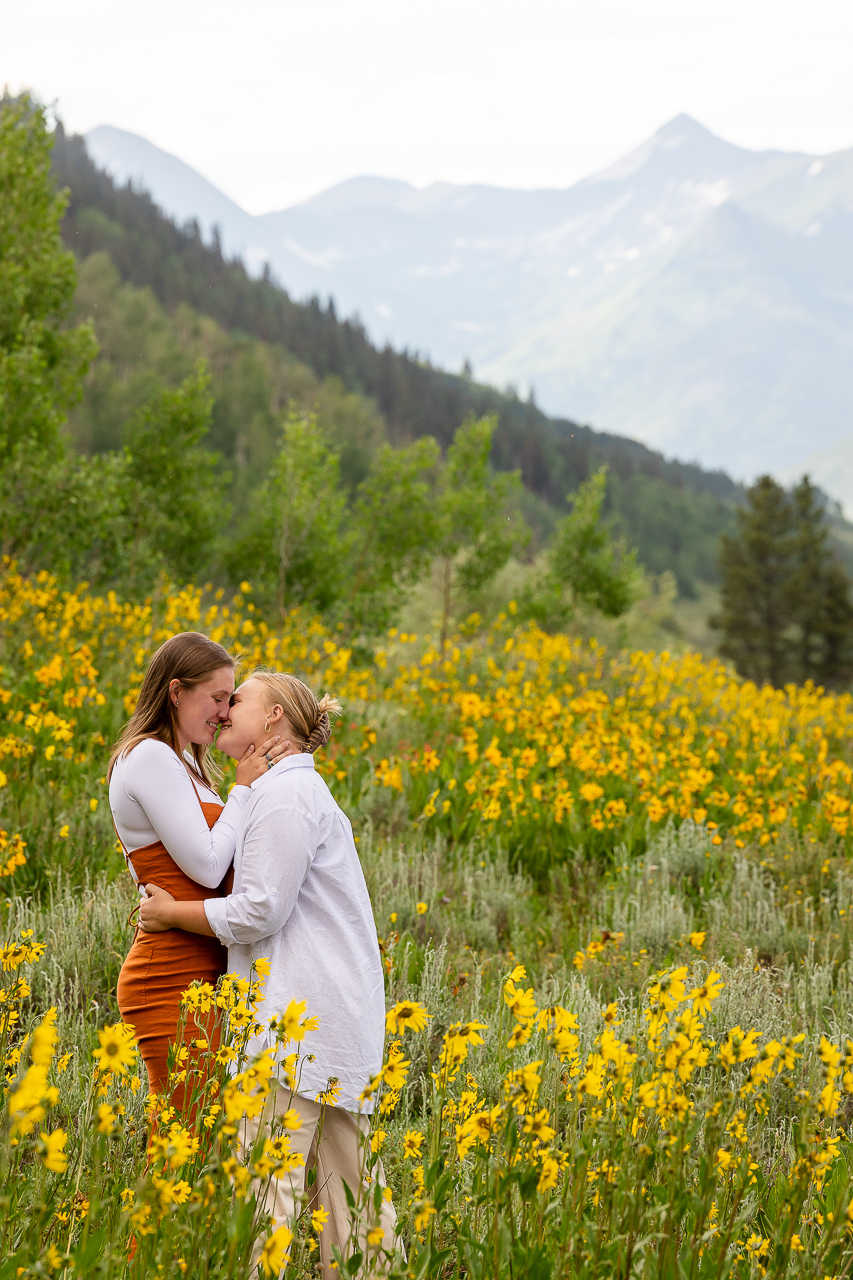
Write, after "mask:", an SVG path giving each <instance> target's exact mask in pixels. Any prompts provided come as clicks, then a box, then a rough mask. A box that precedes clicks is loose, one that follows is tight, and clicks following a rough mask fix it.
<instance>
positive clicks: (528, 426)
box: [52, 124, 742, 596]
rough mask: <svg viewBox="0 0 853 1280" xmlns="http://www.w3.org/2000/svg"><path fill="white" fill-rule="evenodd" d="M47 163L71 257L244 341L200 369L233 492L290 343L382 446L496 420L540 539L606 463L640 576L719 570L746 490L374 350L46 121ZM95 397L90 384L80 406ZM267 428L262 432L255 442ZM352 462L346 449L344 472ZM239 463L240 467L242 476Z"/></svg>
mask: <svg viewBox="0 0 853 1280" xmlns="http://www.w3.org/2000/svg"><path fill="white" fill-rule="evenodd" d="M52 169H53V174H54V179H55V181H56V183H57V185H58V186H59V187H60V188H68V189H69V192H70V195H69V202H68V206H67V209H66V213H65V217H64V219H63V222H62V234H63V237H64V239H65V243H66V245H67V246H68V247H69V248H71V249H72V250H73V252H74V253H75V255H76V257H77V258H78V261H80V262H84V263H85V261H86V260H87V259H89V258H91V256H92V255H100V254H107V255H108V256H109V259H110V261H111V262H112V263H113V264H114V266H115V268H116V269H117V271H118V273H119V276H120V279H121V281H122V282H123V284H124V285H126V286H131V287H133V288H135V289H137V290H139V289H142V290H150V293H151V295H152V296H153V298H155V299H156V300H157V302H158V303H159V304H160V306H161V307H162V308H163V309H164V310H165V312H166V313H167V314H168V316H169V317H174V316H175V315H176V313H178V312H179V311H180V310H181V309H182V308H183V309H186V308H187V307H189V308H191V309H192V311H193V312H194V313H195V314H196V315H197V316H199V315H200V316H204V317H209V318H210V319H211V320H213V321H215V323H216V324H217V325H219V326H220V327H221V329H222V330H223V331H224V332H226V333H227V334H228V335H230V336H231V337H232V339H238V338H239V340H240V341H242V342H244V344H245V347H246V353H245V359H244V360H243V361H242V362H241V363H240V365H239V367H236V366H235V367H233V368H232V369H231V370H222V369H221V368H219V367H218V366H217V365H216V364H214V363H212V364H211V374H212V377H213V382H214V385H215V386H216V404H215V407H214V415H213V431H214V435H215V438H216V442H217V444H216V447H217V448H218V449H219V450H220V451H221V452H222V453H223V457H224V461H225V462H226V463H227V465H228V466H229V467H231V469H232V472H233V473H234V487H235V488H236V489H237V490H239V491H240V492H241V493H244V492H246V490H247V488H248V487H249V482H251V483H255V482H256V481H257V479H258V474H259V470H260V468H262V467H263V466H265V465H266V459H267V457H268V456H269V453H270V451H271V446H272V441H273V436H274V435H275V433H276V432H277V427H276V426H275V425H274V424H273V423H271V422H270V421H269V415H268V414H267V413H266V410H265V407H264V399H265V391H266V387H267V384H270V383H271V384H273V385H272V387H271V391H272V394H273V396H274V394H275V385H274V384H275V383H276V381H277V379H278V376H279V375H278V373H277V372H276V371H274V370H273V369H272V365H273V364H274V363H275V361H276V359H277V356H278V353H280V352H287V353H288V358H289V359H290V361H297V362H299V363H300V364H301V365H302V366H303V367H304V368H307V369H309V370H310V371H311V373H312V375H313V377H314V378H315V379H316V380H318V381H319V382H320V383H321V384H322V385H323V386H327V385H329V384H330V383H331V382H333V381H337V382H338V384H339V385H340V387H341V388H342V390H343V391H344V392H345V393H348V394H350V395H352V396H354V397H358V398H360V399H361V401H362V403H366V404H369V405H371V406H373V412H374V413H375V414H376V415H377V416H378V417H379V418H380V419H381V421H382V424H383V425H382V431H383V434H384V436H385V438H386V439H387V440H388V441H390V442H391V443H392V444H402V443H406V442H409V441H411V440H413V439H417V438H419V437H421V436H431V437H432V438H433V439H435V440H436V441H437V442H438V444H439V445H440V447H441V448H442V449H446V448H447V447H448V445H449V443H450V441H451V439H452V438H453V434H454V432H455V431H456V430H457V429H458V427H459V424H460V423H461V422H463V421H464V420H465V419H467V418H469V417H472V416H473V417H475V418H481V417H494V418H496V419H497V426H496V428H495V432H494V436H493V443H492V464H493V466H494V467H495V469H496V470H500V471H519V472H520V473H521V478H522V481H523V483H524V487H525V493H526V495H527V496H526V498H525V513H526V517H527V519H528V522H530V523H532V525H533V527H534V529H535V530H536V532H537V534H542V535H547V533H548V532H549V531H550V528H551V525H552V523H553V521H554V519H555V518H556V516H557V515H558V514H559V513H565V510H566V495H567V494H569V493H573V492H575V491H576V490H577V488H578V486H579V485H580V483H581V482H582V481H583V480H585V479H588V478H589V477H590V476H591V475H592V474H594V473H595V472H596V471H597V470H598V469H599V468H600V467H602V466H606V467H607V468H608V485H607V492H606V495H605V500H604V511H605V514H606V515H607V516H608V517H612V519H613V521H614V527H615V528H616V529H617V530H618V531H619V533H620V534H621V535H622V536H624V537H625V538H626V540H627V541H628V542H629V543H630V544H631V545H632V546H636V547H637V549H638V554H639V557H640V560H641V561H642V563H643V564H644V566H645V567H646V568H647V569H648V571H649V572H651V573H654V574H661V573H663V572H665V571H671V572H672V573H673V574H674V576H675V578H676V580H677V583H678V588H679V591H680V593H681V594H682V595H688V596H690V595H694V594H695V593H696V591H697V589H698V586H699V584H701V583H702V582H707V581H715V580H716V578H717V546H718V541H719V536H720V534H721V533H722V532H724V531H726V530H727V529H729V528H730V527H731V522H732V520H733V518H734V506H735V505H736V504H737V502H739V501H741V500H742V491H741V489H740V487H739V486H738V485H736V484H735V483H734V482H733V481H732V480H731V479H730V478H729V477H728V476H726V475H725V474H723V473H722V472H707V471H704V470H703V469H702V468H700V467H698V466H693V465H691V464H686V463H680V462H677V461H672V460H667V459H665V458H664V457H663V456H662V455H661V454H659V453H656V452H655V451H654V450H652V449H649V448H647V446H645V445H643V444H641V443H639V442H638V441H634V440H629V439H625V438H623V437H619V436H614V435H609V434H607V433H605V432H600V431H594V430H592V429H591V428H590V427H588V426H583V425H581V424H578V423H575V422H570V421H567V420H561V419H551V418H549V417H548V416H547V415H546V414H545V413H544V412H543V411H542V410H541V409H540V408H539V407H538V406H537V405H535V404H534V403H532V402H531V401H529V400H527V401H523V400H521V399H519V397H518V396H516V395H512V394H508V393H503V392H500V391H498V390H496V389H495V388H493V387H488V386H484V385H482V384H479V383H477V382H476V380H475V379H473V378H472V377H470V376H467V377H466V376H460V375H454V374H450V373H447V372H445V371H443V370H440V369H436V368H433V367H432V366H431V365H430V363H429V361H428V360H426V359H423V358H421V357H419V356H417V355H416V354H411V353H408V352H398V351H394V350H392V349H391V348H390V347H389V346H385V347H384V348H381V349H380V348H377V347H375V346H373V344H372V343H371V342H370V340H369V338H368V336H367V334H366V333H365V331H364V328H363V327H362V325H361V324H360V323H359V321H358V320H357V319H343V318H341V317H339V316H338V315H337V314H336V312H335V308H334V304H333V303H332V302H331V300H329V301H328V302H327V303H321V301H320V300H319V299H317V298H313V299H310V300H308V301H306V302H298V301H296V300H294V299H292V298H290V297H289V296H288V294H287V292H286V291H285V290H284V289H282V288H281V287H280V286H278V285H277V284H276V283H275V282H273V281H272V280H270V279H269V278H267V279H263V278H262V279H253V278H251V277H250V276H248V275H247V273H246V270H245V268H244V267H243V265H242V263H240V262H239V261H227V260H226V259H225V258H224V257H223V255H222V253H221V250H220V248H219V247H218V245H217V244H216V243H215V242H214V243H213V244H205V243H204V241H203V240H202V237H201V234H200V232H199V229H198V227H197V226H196V225H194V224H190V225H188V226H186V227H179V226H176V225H175V223H174V222H173V221H171V220H170V219H169V218H167V217H166V216H165V215H164V214H163V213H162V212H161V211H160V210H159V209H158V208H157V207H156V206H155V205H154V203H153V202H152V201H151V199H150V198H149V197H148V196H147V195H146V194H145V193H144V192H141V191H138V190H134V189H133V188H132V187H130V186H125V187H119V186H117V185H116V184H115V183H114V182H113V180H112V179H111V178H110V177H109V175H108V174H106V173H103V172H101V171H100V170H98V169H97V168H96V166H95V165H94V163H93V162H92V160H91V157H90V156H89V155H88V153H87V151H86V147H85V142H84V140H83V139H82V138H79V137H74V136H69V135H68V134H66V133H65V131H64V130H63V128H62V126H61V124H58V125H57V127H56V129H55V131H54V146H53V157H52ZM95 319H96V326H97V316H96V317H95ZM100 336H102V337H103V340H104V341H106V340H107V335H106V334H104V335H100ZM278 363H279V368H280V367H281V360H279V362H278ZM250 364H251V366H252V368H251V369H250V368H249V365H250ZM91 407H93V406H92V398H91V397H90V396H89V395H88V394H87V400H86V405H85V408H86V411H87V412H88V411H89V410H90V408H91ZM94 407H95V408H96V409H97V406H94ZM77 416H78V418H79V417H80V414H79V413H78V415H77ZM247 418H248V419H251V420H252V421H253V423H254V424H255V425H253V426H252V433H253V439H254V444H253V448H250V449H249V450H248V452H247V451H246V450H244V449H243V448H242V444H241V437H242V433H243V429H244V428H243V421H241V420H240V419H242V420H245V419H247ZM264 418H266V419H267V423H266V425H263V422H262V420H263V419H264ZM321 421H322V418H321ZM322 425H323V428H324V430H327V429H328V424H327V423H326V422H325V421H322ZM264 434H266V436H267V437H268V441H267V440H262V439H261V438H260V437H261V436H262V435H264ZM268 444H269V447H268ZM109 447H113V446H112V445H110V446H109ZM348 461H349V460H348V457H347V455H346V452H344V455H343V456H342V471H343V472H344V474H346V472H347V469H348ZM243 468H246V469H247V470H248V471H249V472H251V473H252V474H251V475H250V476H248V477H244V476H242V475H241V474H240V473H241V469H243ZM235 505H236V506H238V507H239V501H238V502H237V503H236V504H235Z"/></svg>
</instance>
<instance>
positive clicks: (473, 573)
mask: <svg viewBox="0 0 853 1280" xmlns="http://www.w3.org/2000/svg"><path fill="white" fill-rule="evenodd" d="M497 425H498V424H497V419H496V418H495V417H490V418H481V419H479V420H477V419H475V418H469V419H468V420H467V421H465V422H463V424H462V426H461V427H460V428H459V430H458V431H457V432H456V435H455V436H454V438H453V442H452V444H451V445H450V448H449V449H448V451H447V459H446V461H445V463H444V465H443V466H442V467H441V469H440V471H439V475H438V483H437V491H436V497H435V524H436V530H435V554H436V556H437V558H438V561H439V568H440V573H441V584H442V588H441V595H442V610H441V646H442V648H444V645H445V642H446V640H447V632H448V627H449V625H450V619H451V611H452V606H453V601H454V599H455V596H456V591H457V589H461V590H463V591H479V590H481V589H482V588H483V587H484V586H486V584H487V583H488V582H490V581H491V580H492V579H493V578H494V576H495V574H497V573H498V571H499V570H500V569H502V568H503V566H504V565H505V564H506V562H507V560H508V559H509V557H510V555H511V554H512V552H513V549H514V547H515V546H516V545H517V544H520V543H522V542H523V541H524V540H525V538H524V534H525V533H526V532H527V531H526V529H523V522H522V521H521V520H520V517H519V516H518V513H517V512H516V511H513V510H512V509H511V507H510V502H511V500H512V499H513V498H517V496H518V493H519V490H520V489H521V480H520V477H519V475H518V472H509V473H508V472H503V473H502V474H498V475H495V474H494V473H493V472H492V471H491V469H490V467H489V457H490V454H491V449H492V437H493V436H494V433H495V430H496V428H497ZM513 517H515V519H514V518H513ZM519 523H521V525H522V529H523V532H521V533H520V532H519V529H518V527H517V526H518V525H519Z"/></svg>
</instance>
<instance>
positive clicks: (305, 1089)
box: [140, 671, 396, 1278]
mask: <svg viewBox="0 0 853 1280" xmlns="http://www.w3.org/2000/svg"><path fill="white" fill-rule="evenodd" d="M338 712H339V705H338V703H337V702H336V701H335V700H334V699H333V698H329V697H324V698H323V700H322V701H321V702H318V701H317V699H316V698H315V696H314V694H313V693H312V692H311V690H310V689H309V688H308V687H307V686H306V685H304V684H303V683H302V681H301V680H297V679H296V677H295V676H292V675H287V674H283V673H279V672H270V671H256V672H254V673H253V674H252V675H251V676H250V677H249V679H248V680H246V681H245V683H243V684H241V685H240V687H239V688H238V689H237V691H236V692H235V694H234V697H233V698H232V700H231V719H230V723H229V724H228V725H227V726H226V727H225V728H224V729H223V730H222V732H221V734H220V736H219V740H218V742H217V746H219V747H221V749H222V750H223V751H225V752H227V753H228V755H230V756H232V757H234V758H235V759H236V758H238V757H240V756H241V755H242V753H243V752H244V751H245V749H246V746H247V744H248V743H250V742H253V741H255V740H256V739H257V737H258V733H259V730H260V728H261V726H263V725H265V724H269V725H270V726H271V727H272V728H273V729H274V730H275V731H276V732H278V733H279V734H280V735H281V737H282V738H283V739H289V740H291V741H292V742H293V743H294V745H295V746H296V747H297V749H298V754H295V755H290V756H287V757H286V758H284V759H281V760H279V761H278V763H277V764H275V765H274V767H273V768H272V769H270V770H269V772H268V773H267V774H266V775H265V776H263V777H261V778H260V779H259V780H258V781H257V782H255V783H254V785H253V787H252V793H251V798H250V799H249V802H248V804H247V805H246V809H245V812H244V813H243V816H242V820H241V826H240V831H239V834H238V838H237V850H236V853H235V856H234V889H233V892H232V893H231V894H229V895H228V897H225V898H215V897H214V898H207V899H206V900H205V901H204V902H197V901H196V902H177V901H175V900H173V898H172V897H171V895H170V894H168V893H165V892H163V890H162V888H160V887H158V886H157V885H156V884H153V883H152V884H146V886H145V888H146V891H147V893H148V894H149V897H148V899H147V900H146V901H145V902H143V904H142V907H141V909H140V918H141V920H142V922H143V925H144V927H145V929H146V930H155V929H171V928H179V929H186V930H189V931H191V932H193V933H198V934H201V935H206V936H209V937H215V938H217V939H218V940H219V941H220V942H222V943H224V944H225V945H227V947H228V968H229V971H232V972H234V971H236V972H238V973H240V974H241V975H242V976H244V977H246V978H248V977H249V974H250V971H251V967H252V963H253V961H254V960H256V959H260V958H261V957H266V958H267V959H268V960H269V961H270V974H269V976H268V977H267V979H266V986H265V995H264V1002H263V1004H262V1006H261V1007H260V1010H259V1021H260V1022H261V1023H263V1024H264V1025H265V1026H266V1025H267V1024H268V1023H269V1020H270V1019H271V1018H272V1017H274V1016H275V1015H276V1014H280V1013H282V1012H283V1011H284V1010H285V1009H286V1008H287V1006H288V1004H289V1003H290V1001H291V1000H297V1001H298V1000H304V1001H305V1003H306V1007H307V1012H308V1014H309V1015H312V1016H315V1017H318V1018H319V1026H318V1027H317V1029H316V1030H314V1031H309V1032H308V1033H307V1034H306V1036H305V1039H304V1041H303V1042H302V1044H301V1045H300V1055H301V1058H302V1067H301V1076H300V1081H299V1085H298V1088H299V1092H298V1094H296V1095H293V1094H291V1093H290V1092H289V1090H287V1089H281V1090H279V1091H278V1093H277V1094H276V1095H275V1114H276V1115H280V1114H283V1112H284V1111H286V1110H288V1108H294V1109H295V1110H296V1111H298V1113H299V1116H300V1118H301V1120H302V1124H301V1126H300V1128H299V1129H297V1130H296V1131H295V1132H294V1133H292V1134H291V1135H290V1137H291V1142H292V1146H293V1149H294V1150H296V1151H299V1152H300V1153H301V1154H302V1155H303V1157H304V1158H305V1161H306V1164H314V1165H315V1166H316V1170H317V1183H316V1187H317V1191H316V1196H317V1199H318V1200H319V1202H320V1205H321V1206H322V1207H323V1208H325V1209H326V1210H327V1212H328V1214H329V1221H328V1223H327V1226H326V1228H325V1230H324V1231H323V1233H322V1235H321V1237H320V1248H321V1258H322V1262H323V1274H324V1276H326V1277H329V1278H331V1277H333V1276H334V1275H335V1274H336V1273H335V1271H334V1270H333V1268H332V1246H333V1245H337V1246H338V1247H339V1248H341V1249H344V1248H345V1246H346V1242H347V1239H348V1237H349V1235H350V1230H351V1225H352V1224H351V1221H350V1215H349V1210H348V1208H347V1203H346V1198H345V1193H344V1190H343V1182H344V1181H345V1182H346V1183H347V1184H348V1186H350V1187H351V1188H352V1190H353V1192H355V1193H357V1190H358V1188H359V1187H360V1186H361V1184H362V1177H363V1142H364V1138H365V1136H366V1134H367V1132H368V1130H369V1122H368V1118H367V1115H366V1114H365V1113H366V1112H368V1111H369V1110H370V1109H371V1107H372V1103H368V1104H363V1103H360V1102H359V1095H360V1094H361V1093H362V1091H363V1090H364V1087H365V1085H366V1084H367V1083H368V1081H369V1080H370V1079H371V1078H372V1077H373V1076H374V1075H376V1073H377V1072H378V1071H379V1069H380V1067H381V1064H382V1051H383V1040H384V1032H385V986H384V981H383V975H382V965H381V961H380V957H379V946H378V943H377V940H376V926H375V924H374V920H373V911H372V909H371V905H370V898H369V896H368V893H367V886H366V884H365V881H364V874H363V872H362V869H361V864H360V862H359V859H358V853H357V852H356V847H355V843H354V840H353V835H352V827H351V825H350V822H349V819H348V818H347V817H346V815H345V814H344V813H343V812H342V810H341V809H340V808H339V807H338V805H337V804H336V803H335V801H334V799H333V797H332V795H331V793H330V791H329V789H328V787H327V786H326V784H325V782H324V781H323V779H322V778H321V777H320V775H319V774H318V773H317V772H316V770H315V768H314V756H313V753H314V751H316V750H317V749H318V747H321V746H324V745H325V744H326V742H327V741H328V739H329V734H330V731H331V726H330V721H329V717H330V715H335V714H337V713H338ZM272 1042H274V1041H271V1037H270V1033H269V1032H267V1031H264V1033H263V1034H261V1035H260V1036H258V1037H257V1038H256V1039H255V1040H254V1041H252V1042H250V1046H249V1047H250V1051H252V1052H260V1051H261V1050H263V1049H265V1048H267V1047H268V1046H269V1045H270V1043H272ZM331 1078H335V1079H336V1080H337V1082H338V1087H339V1091H340V1092H339V1094H338V1097H337V1100H336V1105H335V1106H332V1107H327V1106H324V1105H322V1104H321V1103H319V1102H317V1101H315V1098H316V1097H317V1095H319V1094H320V1093H322V1092H324V1091H325V1090H326V1089H327V1087H328V1084H329V1080H330V1079H331ZM273 1118H274V1116H273V1115H268V1116H266V1117H264V1119H265V1120H266V1121H269V1120H272V1119H273ZM321 1121H322V1123H321ZM260 1123H261V1121H259V1120H255V1121H250V1122H249V1124H250V1133H249V1135H248V1138H249V1140H250V1141H252V1140H253V1139H254V1136H255V1135H256V1134H257V1132H258V1128H259V1125H260ZM252 1126H254V1129H253V1131H252V1128H251V1127H252ZM304 1176H305V1169H304V1168H303V1169H299V1170H296V1171H295V1172H294V1173H293V1174H292V1175H289V1176H285V1177H283V1178H281V1179H273V1180H272V1185H271V1187H270V1189H269V1192H268V1196H267V1203H266V1207H267V1209H268V1210H269V1212H270V1213H271V1214H272V1216H273V1217H274V1218H275V1219H276V1220H277V1221H278V1222H288V1223H292V1221H293V1219H294V1218H295V1216H296V1215H297V1213H298V1212H299V1208H298V1201H299V1199H300V1197H301V1195H302V1193H303V1192H304V1190H305V1184H304ZM381 1176H382V1175H381V1173H380V1177H381ZM382 1205H383V1208H382V1212H381V1217H380V1221H379V1223H378V1224H375V1223H371V1224H364V1223H362V1224H360V1230H361V1231H364V1230H365V1229H367V1226H375V1225H379V1226H381V1227H382V1228H383V1230H384V1232H385V1235H384V1244H385V1247H387V1248H392V1247H393V1246H394V1244H395V1227H396V1215H395V1213H394V1209H393V1206H392V1205H391V1203H390V1201H388V1200H385V1199H383V1201H382Z"/></svg>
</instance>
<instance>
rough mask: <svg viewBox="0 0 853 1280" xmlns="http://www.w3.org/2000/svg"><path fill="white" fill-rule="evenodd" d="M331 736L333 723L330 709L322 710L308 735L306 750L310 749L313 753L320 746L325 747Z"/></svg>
mask: <svg viewBox="0 0 853 1280" xmlns="http://www.w3.org/2000/svg"><path fill="white" fill-rule="evenodd" d="M331 736H332V723H331V721H330V720H329V713H328V711H321V712H320V714H319V716H318V717H317V723H316V724H315V725H314V728H313V729H312V730H311V732H310V734H309V735H308V741H307V742H306V743H305V750H306V751H310V752H311V754H312V755H313V754H314V752H315V751H317V750H319V748H320V747H325V745H326V743H327V742H328V741H329V738H330V737H331Z"/></svg>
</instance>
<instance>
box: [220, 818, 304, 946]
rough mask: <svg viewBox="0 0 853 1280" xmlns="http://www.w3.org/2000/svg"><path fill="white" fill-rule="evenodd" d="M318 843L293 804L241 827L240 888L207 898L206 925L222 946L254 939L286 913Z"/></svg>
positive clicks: (278, 924) (274, 929)
mask: <svg viewBox="0 0 853 1280" xmlns="http://www.w3.org/2000/svg"><path fill="white" fill-rule="evenodd" d="M318 842H319V830H318V826H317V823H316V821H315V820H314V818H313V817H312V816H311V815H310V814H307V813H305V812H304V811H303V810H301V809H299V808H296V807H294V806H286V807H281V806H279V807H277V808H273V809H270V810H268V811H266V812H264V813H259V814H257V816H256V817H255V818H254V820H253V821H252V823H251V827H250V829H248V830H247V831H246V835H245V840H244V843H243V849H242V856H241V859H240V891H239V893H232V894H229V895H228V897H227V898H208V899H207V900H206V901H205V904H204V910H205V915H206V916H207V920H208V924H209V925H210V927H211V929H212V930H213V932H214V933H215V934H216V936H217V938H218V939H219V941H220V942H222V943H224V944H225V945H226V946H229V947H230V946H234V945H235V944H236V943H253V942H258V941H259V940H260V939H261V938H268V937H270V936H271V935H272V934H274V933H278V931H279V930H280V929H282V928H283V927H284V925H285V923H286V922H287V920H288V918H289V917H290V914H291V912H292V911H293V908H294V905H295V903H296V898H297V896H298V894H299V889H300V886H301V885H302V882H303V881H304V879H305V877H306V875H307V874H308V871H309V870H310V868H311V864H312V862H313V860H314V855H315V853H316V851H317V846H318Z"/></svg>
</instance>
